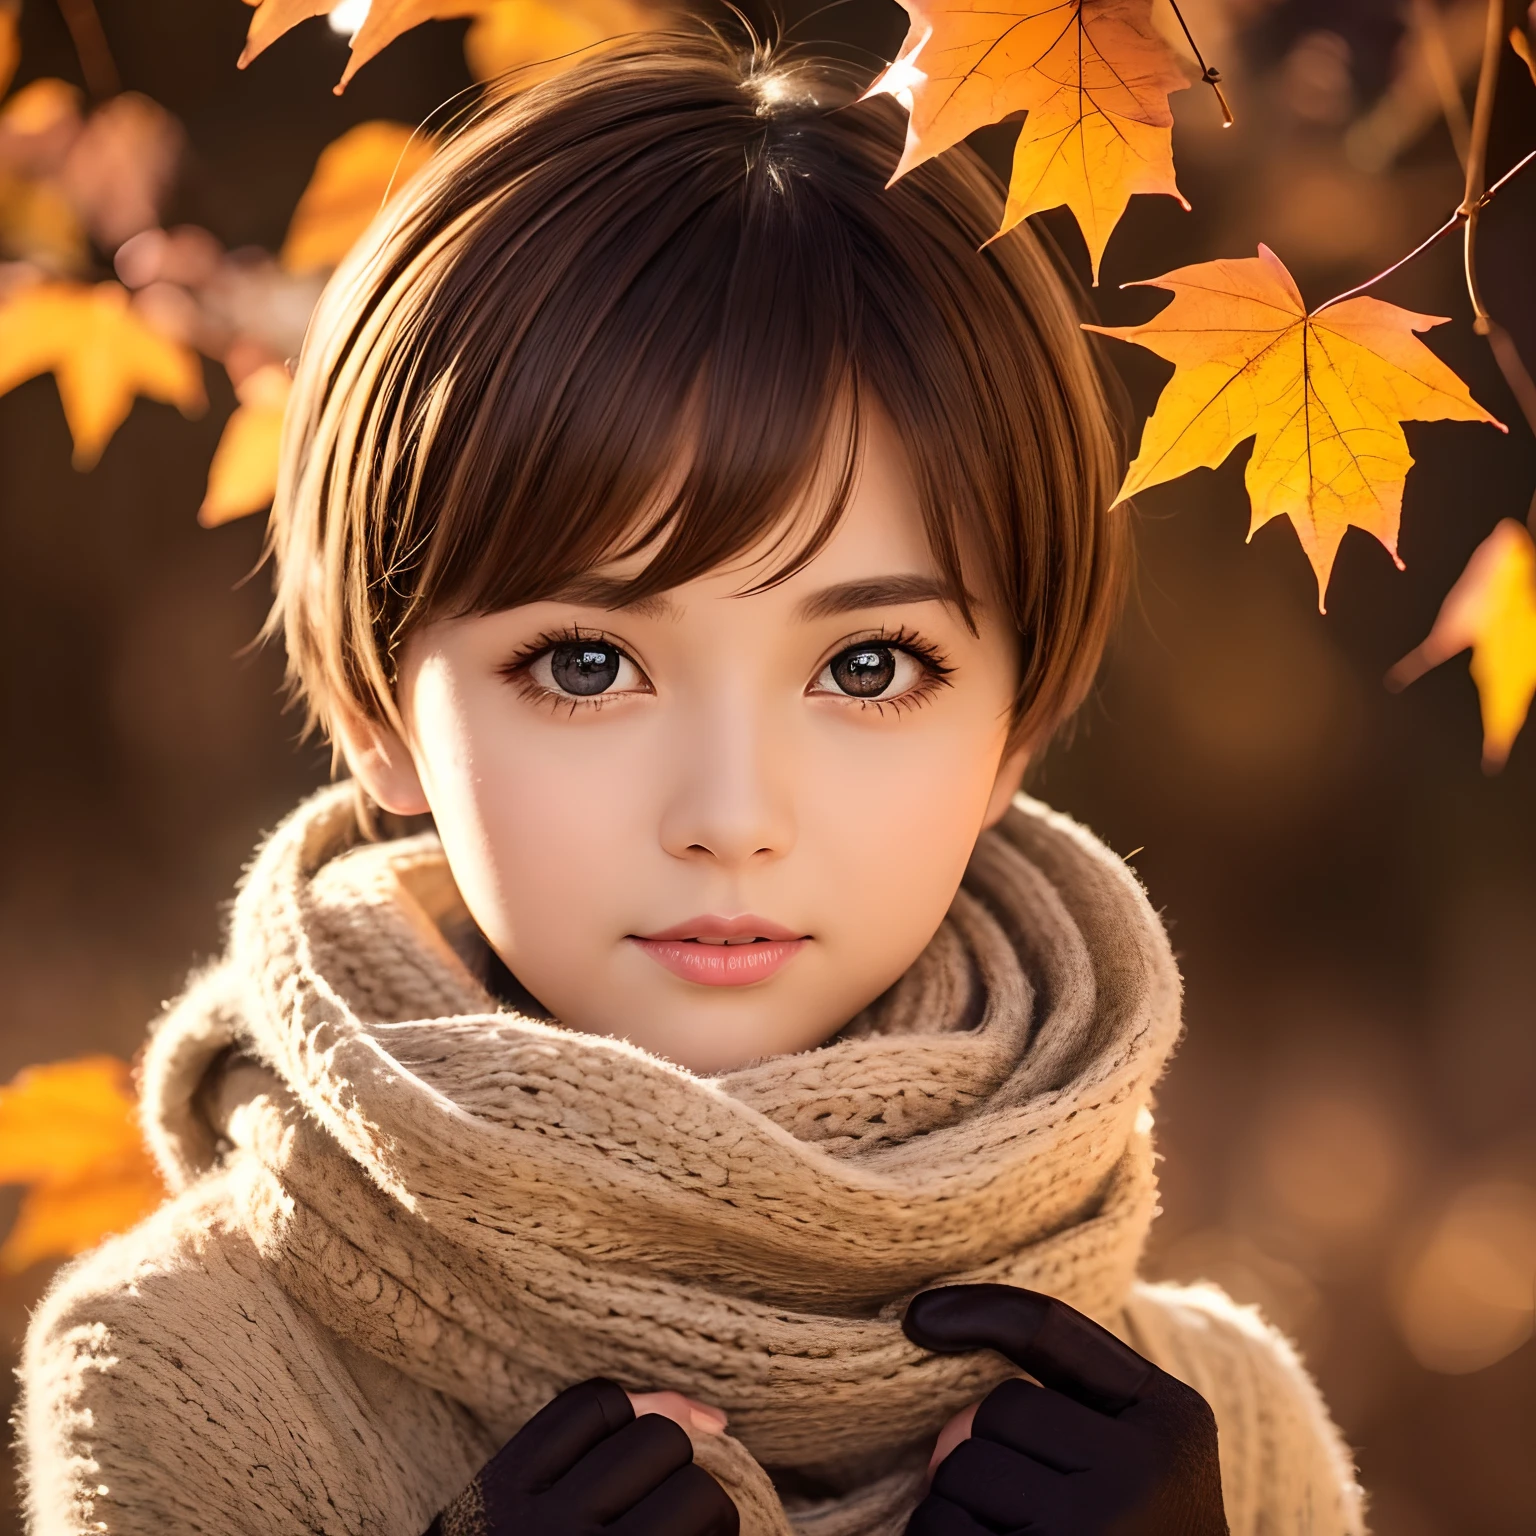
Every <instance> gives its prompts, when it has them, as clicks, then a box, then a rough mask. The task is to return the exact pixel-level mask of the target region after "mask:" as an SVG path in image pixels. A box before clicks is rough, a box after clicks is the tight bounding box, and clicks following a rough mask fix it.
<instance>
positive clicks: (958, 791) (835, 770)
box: [801, 709, 1004, 947]
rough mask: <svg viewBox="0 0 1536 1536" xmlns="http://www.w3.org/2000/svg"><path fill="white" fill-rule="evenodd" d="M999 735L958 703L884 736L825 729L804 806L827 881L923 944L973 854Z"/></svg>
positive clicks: (804, 783) (810, 840)
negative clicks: (957, 706) (928, 719)
mask: <svg viewBox="0 0 1536 1536" xmlns="http://www.w3.org/2000/svg"><path fill="white" fill-rule="evenodd" d="M1003 737H1004V733H1003V731H1002V729H1001V728H1000V727H999V726H997V725H996V724H995V723H994V722H993V721H992V720H991V719H990V718H989V717H988V716H987V715H986V714H985V713H984V712H981V711H977V712H976V713H975V714H974V715H972V714H969V713H968V712H966V711H963V710H958V709H957V710H954V711H949V712H944V714H943V716H942V718H941V717H940V714H939V712H937V711H936V713H935V718H934V719H933V720H932V721H931V722H924V723H923V724H922V725H919V723H918V722H917V721H902V722H896V723H895V728H894V729H892V730H891V731H889V732H883V731H870V732H862V731H847V730H843V731H829V732H827V733H825V736H824V737H823V739H822V740H821V741H820V742H819V744H818V750H817V752H816V753H815V761H814V762H813V763H812V764H810V765H809V768H810V771H808V772H806V773H805V774H804V775H803V776H802V778H801V806H802V826H803V830H804V831H805V832H806V833H808V834H810V835H809V836H808V837H807V839H806V842H807V847H808V848H809V847H813V846H814V847H816V848H818V849H819V856H818V858H817V863H818V864H819V865H820V866H821V871H822V878H823V879H824V880H825V882H826V884H827V887H828V888H829V889H840V890H841V891H842V893H843V894H844V900H848V899H850V898H851V899H853V900H855V901H856V902H857V904H858V906H859V909H860V910H861V911H863V912H865V913H867V914H868V915H869V916H870V918H871V919H875V918H877V917H878V918H879V919H880V920H881V923H882V924H883V925H886V931H890V932H893V933H895V932H900V933H902V934H903V935H904V936H906V937H907V940H908V941H909V942H910V935H908V934H907V930H909V929H915V930H917V931H919V937H920V939H922V940H926V938H927V937H928V935H929V934H930V933H931V932H932V929H933V927H934V926H936V925H937V923H938V921H939V919H940V918H941V917H942V916H943V914H944V912H945V911H946V910H947V908H948V906H949V902H950V899H951V897H952V896H953V894H954V891H955V887H956V886H957V885H958V883H959V881H960V877H961V875H962V874H963V873H964V871H965V866H966V864H967V862H968V861H969V859H970V855H971V850H972V848H973V847H974V845H975V840H976V836H977V834H978V832H979V831H980V830H981V826H982V820H983V817H984V815H985V812H986V807H987V803H988V800H989V798H990V796H991V792H992V785H993V782H994V780H995V778H996V773H997V764H998V761H999V759H1000V757H1001V754H1002V743H1003ZM919 947H920V946H919Z"/></svg>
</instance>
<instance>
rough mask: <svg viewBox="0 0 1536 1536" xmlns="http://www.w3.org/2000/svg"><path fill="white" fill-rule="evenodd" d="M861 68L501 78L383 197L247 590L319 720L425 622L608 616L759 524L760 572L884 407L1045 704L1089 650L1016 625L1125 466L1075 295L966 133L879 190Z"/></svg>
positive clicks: (882, 102)
mask: <svg viewBox="0 0 1536 1536" xmlns="http://www.w3.org/2000/svg"><path fill="white" fill-rule="evenodd" d="M852 94H853V93H852V91H851V90H850V89H849V88H848V87H846V86H844V85H842V84H840V83H838V82H836V81H834V80H832V79H830V78H829V77H828V76H827V75H826V74H825V73H824V72H820V73H819V72H817V71H816V70H814V69H812V68H811V67H810V66H807V65H795V64H793V63H791V64H789V65H786V64H784V63H782V62H774V63H769V62H767V61H766V60H765V59H764V58H763V57H761V56H758V55H749V56H745V57H743V56H739V55H737V54H735V53H733V52H732V51H731V50H730V49H729V48H728V47H727V46H726V45H725V44H723V43H722V42H721V41H720V40H719V39H717V38H712V37H700V36H692V35H689V36H666V37H660V38H658V37H655V36H651V37H646V38H642V39H638V40H635V41H633V42H631V43H629V44H626V45H624V46H622V47H620V48H618V49H616V50H614V51H612V52H609V53H606V54H603V55H601V56H598V57H596V58H593V59H590V60H589V61H587V62H585V63H583V64H581V65H579V66H577V67H576V68H575V69H574V70H572V71H570V72H569V73H567V74H565V75H562V76H560V77H557V78H556V79H554V80H551V81H548V82H545V83H543V84H539V85H535V86H534V87H532V88H531V89H529V90H528V91H526V92H524V93H523V94H521V95H518V96H515V97H510V98H507V99H504V100H502V101H500V102H497V103H493V104H492V105H490V106H489V107H488V108H486V109H485V110H484V112H483V113H482V114H481V116H480V117H479V118H478V119H477V120H475V121H474V122H472V123H471V124H470V125H469V126H468V127H467V128H465V129H463V130H462V131H460V132H459V133H458V134H457V135H456V136H455V137H454V138H453V139H452V140H451V141H450V142H449V143H448V144H447V145H446V146H445V148H444V149H442V150H441V151H440V152H439V153H438V155H437V156H435V157H434V159H433V161H432V162H431V163H430V164H429V166H428V167H427V169H426V170H425V171H424V172H423V173H422V174H421V175H420V177H419V178H418V179H417V181H416V182H414V183H413V184H412V185H411V186H410V187H408V188H407V189H406V191H405V192H404V193H403V194H402V195H401V197H400V198H399V199H397V202H396V204H393V205H391V208H390V209H389V211H388V212H387V213H386V214H385V215H383V216H382V218H381V221H380V223H379V224H378V225H376V227H375V230H374V231H373V233H372V236H371V237H370V239H369V240H367V241H365V243H364V245H363V246H362V247H361V248H360V249H359V250H358V251H356V252H354V254H353V256H352V257H350V258H349V259H348V262H347V264H346V265H344V267H343V268H342V269H341V270H340V271H339V272H338V273H337V275H336V277H335V278H334V279H333V280H332V283H331V285H330V287H329V288H328V289H327V292H326V295H325V297H324V298H323V299H322V302H321V306H320V309H319V311H318V312H317V316H316V320H315V323H314V326H313V328H312V334H311V338H310V340H309V342H307V343H306V349H305V354H304V357H303V359H302V360H301V366H300V369H299V375H298V378H297V379H296V381H295V390H294V399H293V403H292V405H291V406H290V411H291V412H292V416H291V418H290V425H289V429H288V433H287V435H286V436H285V440H284V469H283V476H282V479H281V481H280V484H279V491H278V499H277V502H276V503H275V505H274V512H273V530H274V531H273V548H274V551H275V552H276V554H277V557H278V562H279V584H278V602H277V606H276V608H275V609H274V615H277V614H279V613H280V614H281V621H282V623H283V626H284V629H285V633H286V636H287V639H288V644H289V655H290V665H291V667H292V668H293V671H294V674H295V676H296V677H297V679H298V680H299V684H300V687H301V689H302V690H303V691H304V692H305V693H306V695H307V696H308V697H309V699H310V701H311V709H312V710H315V709H316V705H315V699H316V695H317V691H318V690H317V689H316V687H315V680H316V679H319V678H321V677H323V678H325V680H326V683H327V685H328V687H329V691H330V693H331V694H332V695H333V696H334V697H336V698H337V699H338V700H340V701H344V702H352V703H355V704H356V705H357V706H358V707H359V708H360V709H361V711H362V712H363V713H364V714H366V715H370V716H374V717H383V718H385V719H388V720H390V721H391V722H392V723H394V722H395V721H397V720H398V714H397V712H396V709H395V705H394V700H393V693H392V690H393V686H394V681H395V662H396V657H397V655H398V651H399V647H400V645H401V643H402V642H403V640H404V639H405V638H406V636H408V635H409V633H410V632H411V631H412V630H413V629H414V628H416V627H417V626H419V625H421V624H423V623H426V622H430V621H432V620H434V619H437V618H441V617H449V616H457V615H463V614H470V613H482V612H492V611H497V610H500V609H505V608H510V607H516V606H518V605H521V604H524V603H529V602H534V601H539V600H541V599H547V598H552V597H559V596H564V595H568V594H569V593H571V592H572V591H573V590H574V589H576V588H577V587H580V588H581V590H582V591H584V592H585V593H587V594H589V595H590V594H591V593H593V592H594V591H597V590H598V589H599V588H600V589H601V592H602V600H603V601H604V602H606V603H611V604H612V605H614V606H621V605H623V604H625V603H628V602H633V601H637V600H639V599H642V598H645V597H649V596H652V595H654V594H657V593H659V592H663V591H665V590H667V589H669V588H672V587H676V586H679V585H681V584H683V583H685V582H688V581H691V580H694V579H696V578H698V577H700V576H703V575H706V574H708V573H711V572H714V571H717V570H719V569H721V568H722V567H726V566H730V565H732V564H733V563H735V562H737V561H739V560H740V559H741V558H742V557H743V556H745V555H747V554H748V553H749V552H751V551H758V550H760V549H763V548H766V549H767V550H768V551H769V555H768V558H767V560H766V561H765V562H763V563H762V564H761V565H759V566H758V567H757V568H755V570H754V572H753V582H754V585H752V586H750V587H748V588H746V590H758V589H760V588H761V587H763V586H766V585H771V584H772V583H774V582H776V581H781V580H783V579H784V578H785V577H787V576H788V575H790V574H792V573H793V572H794V571H795V570H797V569H799V568H800V567H802V566H803V565H804V564H805V563H806V562H807V561H808V560H810V559H812V558H813V557H814V556H815V555H816V553H817V552H818V551H819V550H820V549H821V548H822V546H823V545H824V544H825V543H826V541H827V539H828V538H829V537H830V536H831V534H832V532H833V531H834V530H835V528H836V526H837V523H838V521H839V519H840V518H841V517H842V515H843V513H844V511H845V509H846V507H847V504H848V501H849V498H850V495H851V493H852V490H853V484H854V478H855V474H856V470H857V461H858V452H859V447H860V442H861V437H862V433H863V428H864V424H865V423H866V422H867V420H868V418H869V413H870V412H871V411H872V410H876V409H878V410H880V411H883V412H884V413H885V414H886V415H887V416H888V417H889V419H890V420H891V422H892V424H893V426H894V429H895V431H896V434H897V437H898V440H899V441H900V442H901V443H902V445H903V447H904V449H905V451H906V454H907V457H908V462H909V468H910V471H911V474H912V477H913V480H914V484H915V489H916V491H917V495H918V500H919V504H920V506H921V508H922V512H923V517H924V521H925V526H926V531H927V534H928V538H929V542H930V544H931V546H932V550H933V554H934V560H935V564H936V566H937V567H938V571H939V574H940V576H941V579H942V580H943V581H944V582H945V584H946V586H947V587H948V588H949V590H950V592H951V594H952V596H953V598H954V600H955V601H956V602H957V604H958V605H959V606H960V607H961V609H962V611H963V612H964V613H965V614H966V617H967V619H971V618H972V615H971V610H970V606H969V599H968V597H967V591H966V588H967V583H966V580H965V578H964V574H963V571H962V560H961V551H962V550H963V551H964V554H965V564H966V565H967V566H970V565H971V564H972V563H973V562H974V565H975V568H976V575H977V577H978V578H979V579H980V580H981V581H983V582H984V583H985V584H986V590H987V591H988V595H989V597H990V596H992V595H993V594H995V595H996V597H997V599H998V600H999V602H1000V604H1001V606H1002V607H1003V609H1004V611H1005V614H1006V615H1007V616H1008V617H1009V618H1011V619H1012V620H1013V622H1014V623H1015V625H1016V626H1017V627H1018V629H1019V634H1020V655H1021V673H1022V675H1023V677H1024V682H1023V683H1022V684H1021V690H1022V691H1021V696H1020V698H1021V703H1020V711H1021V718H1022V715H1023V714H1027V713H1028V712H1029V710H1030V708H1032V707H1033V704H1032V701H1036V702H1039V704H1040V708H1041V712H1042V713H1051V714H1053V715H1055V716H1056V717H1058V718H1059V715H1060V714H1061V713H1062V711H1063V708H1064V707H1070V705H1069V704H1067V703H1066V701H1067V696H1068V695H1069V694H1072V693H1073V692H1074V691H1075V692H1076V693H1077V694H1080V693H1081V690H1082V687H1083V686H1086V683H1085V680H1084V679H1083V678H1082V677H1081V676H1079V675H1078V674H1079V673H1080V672H1081V670H1082V669H1081V667H1080V666H1077V665H1076V664H1072V665H1066V667H1065V671H1063V665H1064V663H1063V661H1062V659H1061V658H1060V657H1057V656H1053V655H1052V654H1051V652H1052V647H1050V646H1044V645H1042V641H1041V634H1040V631H1041V627H1042V624H1044V623H1046V622H1050V621H1053V620H1054V621H1056V622H1057V623H1058V624H1059V626H1060V627H1062V640H1063V643H1064V644H1065V645H1067V646H1068V647H1070V646H1071V645H1072V644H1073V643H1074V642H1075V641H1076V640H1078V639H1081V638H1083V636H1082V635H1081V634H1080V630H1081V626H1082V624H1083V622H1084V620H1085V619H1086V618H1089V617H1090V615H1089V613H1088V610H1090V609H1092V608H1093V607H1094V606H1095V604H1097V603H1098V602H1100V600H1101V597H1102V593H1101V592H1100V589H1104V588H1105V582H1106V573H1111V568H1112V567H1113V565H1114V560H1113V548H1112V545H1113V544H1114V540H1113V539H1112V538H1108V537H1106V533H1105V529H1104V512H1105V510H1106V509H1107V507H1108V498H1109V496H1110V494H1111V493H1112V491H1113V489H1114V486H1115V485H1116V484H1117V483H1118V478H1119V473H1118V462H1117V454H1116V452H1115V449H1114V445H1113V442H1112V432H1111V428H1110V424H1109V415H1108V411H1107V409H1106V407H1105V404H1104V399H1103V395H1102V392H1101V391H1100V388H1099V384H1098V380H1097V376H1096V374H1095V370H1094V368H1093V366H1092V363H1091V361H1090V359H1089V356H1088V352H1087V346H1086V343H1085V342H1084V339H1083V337H1082V336H1081V334H1080V332H1079V331H1078V329H1077V321H1078V318H1079V317H1078V314H1077V312H1076V307H1075V305H1074V303H1073V301H1072V299H1071V297H1070V296H1069V295H1068V293H1067V291H1066V289H1065V288H1064V286H1063V283H1062V280H1061V278H1060V277H1059V275H1058V274H1057V273H1056V271H1055V270H1054V268H1053V266H1052V263H1051V261H1050V260H1049V258H1048V257H1047V256H1046V255H1045V254H1044V253H1043V252H1042V251H1041V250H1040V248H1039V247H1038V245H1037V244H1036V243H1035V242H1034V240H1033V238H1032V237H1031V236H1030V235H1029V234H1028V233H1027V232H1025V231H1023V230H1019V231H1017V232H1015V233H1014V234H1011V235H1009V236H1007V237H1005V238H1004V239H1001V240H997V241H993V242H992V243H990V244H989V243H988V242H989V239H990V237H991V235H992V232H993V230H995V228H996V226H997V222H998V210H999V206H1000V192H999V189H998V187H997V185H996V182H995V180H994V179H993V178H992V177H991V175H990V174H989V173H988V172H987V171H985V170H984V169H983V168H982V166H981V165H980V162H979V161H977V160H976V159H975V157H974V156H970V155H969V154H968V153H967V152H965V151H963V150H962V151H956V152H952V153H951V154H950V155H947V156H945V157H944V159H943V161H942V162H937V161H933V162H928V163H927V164H925V165H922V166H919V167H917V168H916V169H914V170H913V171H912V172H910V173H909V174H908V175H906V176H904V177H903V178H902V179H901V180H900V181H898V182H896V183H895V184H894V185H893V186H889V187H888V186H887V182H888V180H889V178H890V175H891V172H892V171H893V169H894V167H895V165H896V162H897V160H898V158H899V156H900V152H901V147H902V142H903V139H904V135H905V131H906V123H905V115H904V114H903V113H902V112H901V111H900V109H899V108H898V107H897V106H896V104H895V103H893V102H892V101H890V100H889V98H882V99H877V100H873V101H868V102H855V101H853V99H852ZM302 549H307V550H308V551H309V552H310V555H309V558H308V560H307V561H304V560H295V558H294V555H295V553H296V552H297V551H299V550H302ZM636 556H638V557H641V558H642V560H643V563H642V564H641V565H640V568H639V570H638V572H637V573H635V574H633V575H626V577H625V578H624V579H623V580H622V581H605V582H601V583H598V582H596V580H595V577H596V575H597V574H598V573H600V571H601V569H602V568H603V567H605V566H607V565H608V564H609V563H610V562H613V561H615V560H619V559H625V558H627V557H636ZM1110 584H1111V585H1112V584H1113V583H1112V582H1111V583H1110ZM1095 626H1096V633H1095V635H1094V636H1093V637H1092V643H1091V644H1090V646H1089V649H1090V651H1091V658H1090V661H1089V670H1090V671H1091V665H1092V662H1093V661H1096V659H1097V653H1098V649H1099V648H1100V647H1101V646H1102V633H1100V632H1098V631H1102V629H1103V623H1102V622H1101V621H1098V620H1094V621H1093V623H1092V624H1091V625H1090V628H1094V627H1095ZM1053 668H1054V669H1055V671H1056V672H1058V673H1060V674H1061V675H1060V676H1057V677H1055V678H1054V679H1053V678H1050V677H1048V676H1047V675H1046V673H1047V672H1049V671H1051V669H1053ZM1047 694H1049V695H1050V697H1049V698H1047V697H1046V695H1047ZM1072 702H1075V699H1074V700H1072ZM325 709H326V706H325V705H324V704H322V705H321V706H320V707H319V709H318V711H317V714H318V715H319V717H321V718H323V717H324V715H325Z"/></svg>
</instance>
